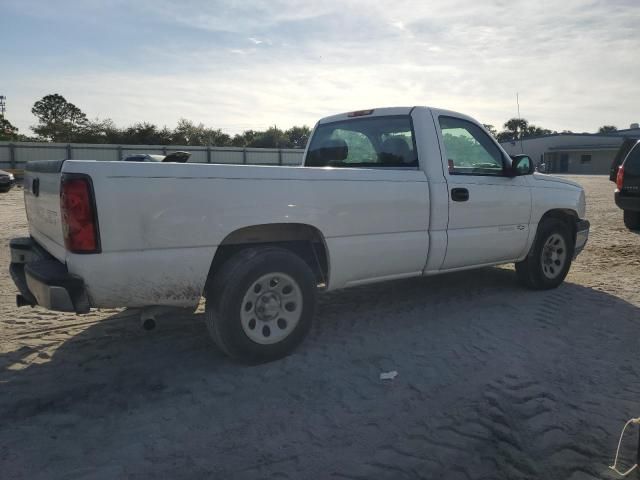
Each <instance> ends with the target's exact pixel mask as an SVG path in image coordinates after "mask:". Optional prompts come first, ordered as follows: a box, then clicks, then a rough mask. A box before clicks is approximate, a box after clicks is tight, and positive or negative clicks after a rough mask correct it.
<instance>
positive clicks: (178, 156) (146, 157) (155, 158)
mask: <svg viewBox="0 0 640 480" xmlns="http://www.w3.org/2000/svg"><path fill="white" fill-rule="evenodd" d="M190 157H191V154H190V153H189V152H171V153H169V154H167V155H152V154H149V153H134V154H132V155H127V156H126V157H124V158H123V159H122V161H123V162H176V163H185V162H186V161H187V160H189V158H190Z"/></svg>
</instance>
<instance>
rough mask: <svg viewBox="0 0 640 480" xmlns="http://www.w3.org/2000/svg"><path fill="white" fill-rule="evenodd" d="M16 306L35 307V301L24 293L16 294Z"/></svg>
mask: <svg viewBox="0 0 640 480" xmlns="http://www.w3.org/2000/svg"><path fill="white" fill-rule="evenodd" d="M16 306H18V307H33V306H34V303H33V302H30V301H29V300H27V298H26V297H25V296H24V295H20V294H18V295H16Z"/></svg>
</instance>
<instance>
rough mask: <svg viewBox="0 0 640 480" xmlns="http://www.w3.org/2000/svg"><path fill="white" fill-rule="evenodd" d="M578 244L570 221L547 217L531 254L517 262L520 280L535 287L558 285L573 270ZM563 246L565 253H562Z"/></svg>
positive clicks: (536, 288) (544, 288)
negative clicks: (575, 249)
mask: <svg viewBox="0 0 640 480" xmlns="http://www.w3.org/2000/svg"><path fill="white" fill-rule="evenodd" d="M559 237H561V238H562V239H561V240H560V239H559ZM556 241H557V242H556ZM562 242H564V245H562ZM554 243H556V244H555V245H554ZM574 247H575V244H574V239H573V235H572V234H571V231H570V230H569V227H568V226H567V224H566V223H564V222H563V221H561V220H558V219H555V218H547V219H544V220H543V221H542V222H540V224H539V225H538V231H537V232H536V238H535V240H534V243H533V245H532V246H531V250H530V251H529V254H528V255H527V257H526V258H525V259H524V260H523V261H521V262H517V263H516V274H517V276H518V280H520V282H521V283H522V284H523V285H524V286H526V287H527V288H531V289H533V290H548V289H551V288H556V287H557V286H558V285H560V284H561V283H562V282H563V281H564V279H565V278H566V276H567V274H568V273H569V268H571V261H572V259H573V250H574ZM554 249H556V250H558V251H554ZM560 250H562V253H559V251H560ZM561 257H562V260H560V258H561ZM557 262H560V264H556V263H557Z"/></svg>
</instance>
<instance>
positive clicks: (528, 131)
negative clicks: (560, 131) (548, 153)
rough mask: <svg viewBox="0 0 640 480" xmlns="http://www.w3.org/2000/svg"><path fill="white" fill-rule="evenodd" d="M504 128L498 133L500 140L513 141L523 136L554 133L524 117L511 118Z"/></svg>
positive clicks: (497, 136)
mask: <svg viewBox="0 0 640 480" xmlns="http://www.w3.org/2000/svg"><path fill="white" fill-rule="evenodd" d="M504 128H505V129H504V130H503V131H502V132H500V133H498V134H497V135H496V138H497V139H498V141H499V142H513V141H516V140H520V139H521V138H527V137H535V136H538V135H548V134H550V133H554V132H553V131H551V130H549V129H548V128H542V127H538V126H536V125H533V124H531V123H529V122H528V121H527V120H526V119H524V118H511V119H509V120H507V121H506V122H505V123H504Z"/></svg>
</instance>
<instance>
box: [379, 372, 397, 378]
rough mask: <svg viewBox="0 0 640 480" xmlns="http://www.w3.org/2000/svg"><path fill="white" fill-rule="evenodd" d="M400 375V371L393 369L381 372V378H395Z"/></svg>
mask: <svg viewBox="0 0 640 480" xmlns="http://www.w3.org/2000/svg"><path fill="white" fill-rule="evenodd" d="M397 376H398V372H396V371H395V370H391V371H390V372H382V373H381V374H380V380H393V379H394V378H396V377H397Z"/></svg>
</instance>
